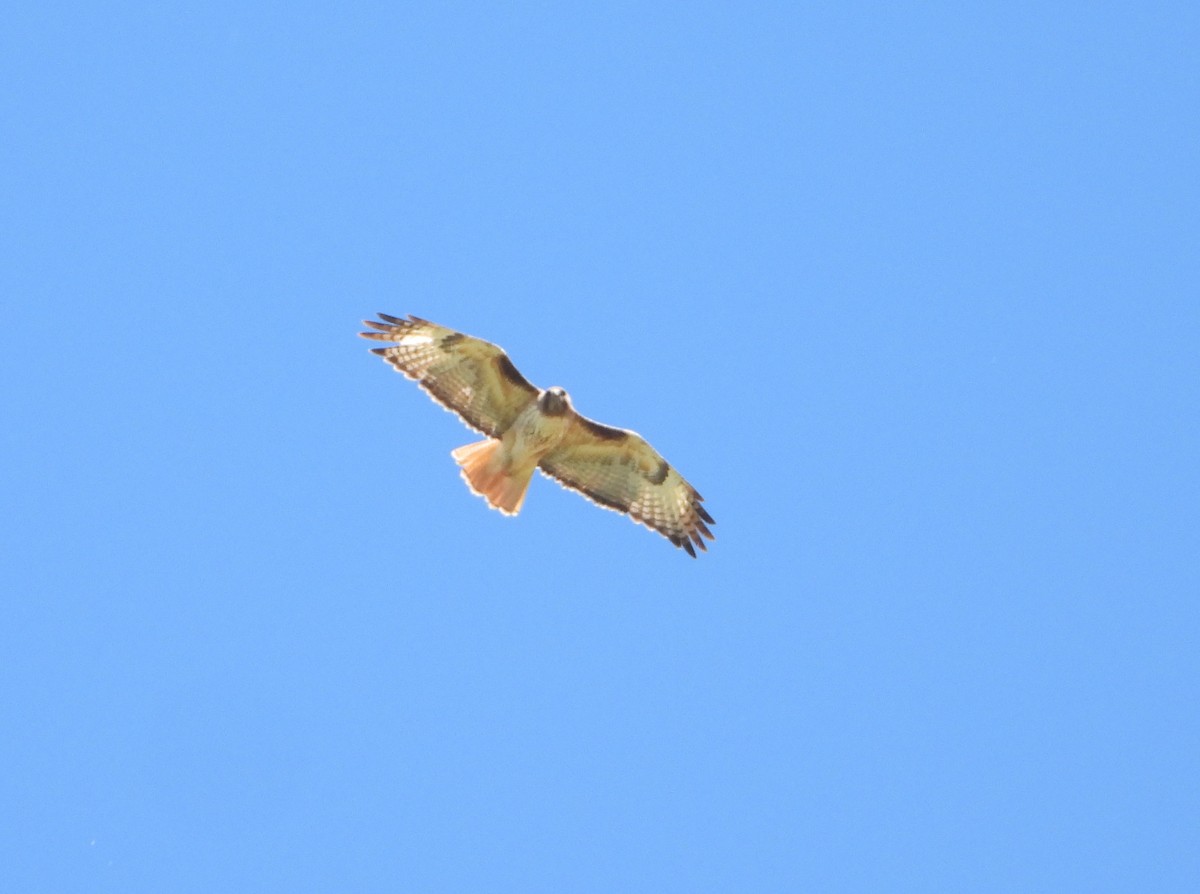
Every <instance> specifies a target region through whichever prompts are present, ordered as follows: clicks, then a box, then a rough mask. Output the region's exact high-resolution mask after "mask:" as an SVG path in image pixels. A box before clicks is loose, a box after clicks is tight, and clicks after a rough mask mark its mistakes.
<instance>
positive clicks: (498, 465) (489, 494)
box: [450, 439, 533, 515]
mask: <svg viewBox="0 0 1200 894" xmlns="http://www.w3.org/2000/svg"><path fill="white" fill-rule="evenodd" d="M450 455H451V456H453V457H454V461H455V462H456V463H458V464H459V465H460V466H462V475H463V479H464V480H465V481H466V482H467V487H469V488H471V491H472V492H473V493H476V494H479V496H481V497H483V498H484V499H485V500H487V501H488V503H489V505H491V506H492V508H493V509H499V510H500V511H501V512H503V513H504V514H505V515H516V514H517V513H518V512H520V511H521V504H522V503H524V502H525V491H526V490H528V489H529V479H530V478H532V477H533V466H530V467H529V468H528V469H514V468H512V467H510V466H508V465H507V464H506V463H505V462H504V455H503V454H502V453H501V452H500V442H499V441H493V440H491V439H488V440H486V441H477V442H476V443H474V444H467V445H466V446H464V447H459V448H458V449H457V450H452V451H450Z"/></svg>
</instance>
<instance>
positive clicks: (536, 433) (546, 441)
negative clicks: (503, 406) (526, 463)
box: [504, 402, 571, 459]
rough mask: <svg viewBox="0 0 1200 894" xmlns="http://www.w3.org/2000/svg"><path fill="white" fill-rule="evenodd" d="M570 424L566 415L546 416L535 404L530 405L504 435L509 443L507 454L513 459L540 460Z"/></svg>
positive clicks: (561, 436) (556, 442)
mask: <svg viewBox="0 0 1200 894" xmlns="http://www.w3.org/2000/svg"><path fill="white" fill-rule="evenodd" d="M570 422H571V420H570V417H569V416H568V415H566V414H562V415H558V416H548V415H546V414H545V413H543V412H541V410H539V409H538V406H537V403H536V402H535V403H532V404H530V405H529V406H528V407H527V408H526V409H525V410H524V411H522V413H521V415H520V416H518V417H517V419H516V421H515V422H513V424H512V428H510V429H509V430H508V431H507V432H506V433H505V435H504V440H506V441H509V444H508V448H509V453H510V454H511V455H512V456H513V457H514V458H525V457H528V458H530V459H537V458H540V457H541V456H543V455H544V454H546V453H548V452H549V451H551V450H553V449H554V448H555V447H556V446H557V445H558V442H559V441H561V440H562V438H563V435H564V434H566V431H567V426H568V425H570Z"/></svg>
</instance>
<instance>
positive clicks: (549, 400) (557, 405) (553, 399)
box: [538, 386, 571, 416]
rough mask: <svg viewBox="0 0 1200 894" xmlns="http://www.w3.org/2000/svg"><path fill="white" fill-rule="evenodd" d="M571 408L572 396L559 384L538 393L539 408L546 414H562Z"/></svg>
mask: <svg viewBox="0 0 1200 894" xmlns="http://www.w3.org/2000/svg"><path fill="white" fill-rule="evenodd" d="M570 408H571V398H569V397H567V392H565V391H563V390H562V389H561V388H559V387H558V386H555V387H554V388H547V389H546V390H545V391H543V392H542V393H541V394H539V395H538V409H539V410H541V411H542V413H543V414H545V415H546V416H561V415H562V414H563V413H565V412H567V410H569V409H570Z"/></svg>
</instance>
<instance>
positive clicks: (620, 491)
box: [539, 414, 716, 557]
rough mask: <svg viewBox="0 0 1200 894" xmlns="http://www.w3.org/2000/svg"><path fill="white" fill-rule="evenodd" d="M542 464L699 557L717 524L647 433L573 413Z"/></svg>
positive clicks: (553, 474) (562, 479)
mask: <svg viewBox="0 0 1200 894" xmlns="http://www.w3.org/2000/svg"><path fill="white" fill-rule="evenodd" d="M539 468H541V470H542V471H543V472H545V473H546V474H547V475H549V476H550V477H552V478H555V479H557V480H558V481H560V482H561V483H562V484H565V485H566V486H567V487H570V488H574V489H575V490H577V491H579V492H580V493H582V494H583V495H584V496H586V497H588V498H590V499H592V500H594V501H595V502H596V503H598V504H600V505H601V506H604V507H606V508H608V509H615V510H616V511H617V512H624V513H626V514H628V515H629V516H630V517H631V518H632V519H633V520H634V521H636V522H640V523H641V524H643V525H645V526H646V527H648V528H650V529H651V530H653V531H657V532H658V533H660V534H662V535H663V536H664V537H666V538H667V539H668V540H670V541H671V542H672V543H673V544H675V545H676V546H678V547H682V548H683V549H685V550H687V551H688V554H689V555H691V556H692V557H695V555H696V550H695V548H694V547H693V545H692V544H695V545H696V546H698V547H700V549H708V547H707V546H706V545H705V543H704V538H705V537H707V538H708V539H709V540H712V539H713V534H712V532H711V531H710V530H709V529H708V525H706V524H705V522H708V524H716V522H714V521H713V518H712V516H711V515H709V514H708V511H707V510H706V509H705V508H704V507H703V506H702V505H701V501H702V500H703V499H704V498H703V497H701V496H700V494H698V493H696V489H695V488H694V487H692V486H691V485H690V484H688V483H687V482H686V481H684V480H683V477H682V476H681V475H680V474H679V473H678V472H676V471H675V470H674V469H672V468H671V466H670V465H669V464H668V463H667V461H666V460H665V459H663V458H662V457H661V456H660V455H659V454H658V452H657V451H656V450H655V449H654V448H653V447H651V446H650V445H649V444H648V443H646V440H645V438H643V437H641V436H640V435H638V434H635V433H634V432H631V431H626V430H625V429H621V428H611V427H610V426H607V425H601V424H600V423H599V422H593V421H592V420H591V419H586V418H584V417H583V416H579V415H577V414H576V415H575V417H574V419H573V420H572V424H571V426H570V428H569V429H567V433H566V434H565V435H564V436H563V439H562V441H561V442H560V443H559V445H558V446H557V447H555V448H554V449H553V450H552V451H550V452H549V453H547V454H546V455H545V456H544V457H542V461H541V463H540V464H539Z"/></svg>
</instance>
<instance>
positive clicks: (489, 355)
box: [362, 314, 713, 556]
mask: <svg viewBox="0 0 1200 894" xmlns="http://www.w3.org/2000/svg"><path fill="white" fill-rule="evenodd" d="M379 316H380V318H381V319H382V320H383V321H384V322H382V323H381V322H378V321H375V320H366V321H364V322H365V324H366V325H367V326H370V327H372V328H373V329H375V330H377V331H374V332H363V333H362V335H363V337H365V338H371V339H375V340H377V341H385V342H391V343H392V344H391V345H390V346H388V347H383V348H375V349H374V350H375V352H376V353H377V354H379V355H381V356H382V357H383V358H384V359H385V360H387V361H388V363H390V364H391V365H392V366H394V367H395V368H396V369H397V370H399V371H400V372H402V373H404V374H405V375H406V376H408V377H409V378H411V379H415V380H416V381H417V382H418V383H419V384H420V385H421V387H422V388H424V389H425V390H426V391H428V392H429V394H430V396H432V397H433V398H434V399H435V400H436V401H438V402H439V403H441V404H442V405H443V406H445V407H446V408H447V409H449V410H452V411H453V412H455V413H457V414H458V415H459V416H460V417H461V418H462V420H463V421H464V422H465V423H467V425H469V426H471V427H472V428H475V429H476V430H478V431H480V432H482V433H483V434H485V435H487V436H488V437H487V439H486V440H484V441H478V442H476V443H474V444H467V445H465V446H463V447H459V448H457V449H456V450H454V451H452V453H451V455H452V456H453V457H454V460H455V462H457V463H458V464H459V466H461V467H462V473H463V478H464V479H465V480H466V482H467V486H468V487H470V489H471V490H472V491H473V492H474V493H476V494H479V495H480V496H482V497H483V498H484V499H485V500H487V502H488V504H489V505H490V506H492V507H493V508H495V509H498V510H499V511H501V512H503V513H504V514H506V515H516V514H517V513H518V512H519V511H520V509H521V505H522V504H523V503H524V500H525V493H526V491H527V489H528V487H529V481H530V479H531V478H532V476H533V471H534V469H540V470H541V471H542V472H543V473H544V474H546V475H548V476H550V477H552V478H554V479H556V480H558V481H559V482H560V483H561V484H563V485H565V486H567V487H569V488H572V489H574V490H578V491H579V492H581V493H583V494H584V495H585V496H587V497H589V498H590V499H592V500H593V501H595V502H596V503H598V504H599V505H601V506H604V507H606V508H608V509H615V510H617V511H619V512H624V513H627V514H628V515H630V517H632V518H633V519H634V520H635V521H638V522H640V523H641V524H644V525H646V526H647V527H649V528H651V529H652V530H655V531H657V532H658V533H660V534H662V535H663V536H664V537H666V538H667V539H668V540H670V541H671V542H672V543H673V544H675V545H676V546H678V547H682V548H683V549H685V550H687V552H688V553H689V554H691V555H692V556H695V555H696V551H695V548H694V546H693V544H695V546H699V547H700V548H701V549H706V548H707V547H706V546H705V543H704V538H705V537H707V538H709V539H712V536H713V535H712V532H711V531H709V529H708V526H707V525H706V524H705V523H706V522H707V523H708V524H712V523H713V519H712V516H711V515H709V514H708V512H707V511H706V510H705V509H704V507H703V506H702V505H701V500H702V498H701V496H700V495H699V494H698V493H697V492H696V490H695V488H693V487H692V486H691V485H690V484H688V483H687V482H686V481H685V480H684V479H683V478H682V477H681V476H680V475H679V473H678V472H676V471H675V470H674V469H672V468H671V466H670V465H669V464H668V463H667V461H666V460H665V459H663V458H662V457H661V456H660V455H659V454H658V453H657V452H656V451H655V450H654V448H652V447H651V446H650V445H649V444H648V443H646V441H645V439H643V438H642V437H641V436H639V435H637V434H636V433H634V432H631V431H627V430H625V429H619V428H613V427H611V426H607V425H602V424H601V423H598V422H594V421H592V420H591V419H588V418H586V417H584V416H581V415H579V414H578V413H577V412H575V409H574V408H573V407H572V406H571V400H570V397H568V395H567V393H566V392H565V391H564V390H563V389H562V388H558V387H555V388H548V389H545V390H541V389H538V388H536V387H535V386H534V385H532V384H531V383H530V382H529V381H528V380H527V379H525V377H524V376H522V375H521V373H520V372H518V371H517V369H516V367H515V366H513V364H512V361H510V360H509V359H508V355H507V354H505V353H504V351H502V350H501V349H500V348H498V347H497V346H496V345H493V344H490V343H489V342H486V341H483V340H482V339H478V338H473V337H471V336H469V335H465V334H463V333H461V332H455V331H454V330H452V329H447V328H445V327H443V326H438V325H436V324H434V323H430V322H428V321H426V320H422V319H419V318H418V317H411V316H410V317H409V318H408V319H401V318H399V317H392V316H388V315H387V314H380V315H379Z"/></svg>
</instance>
